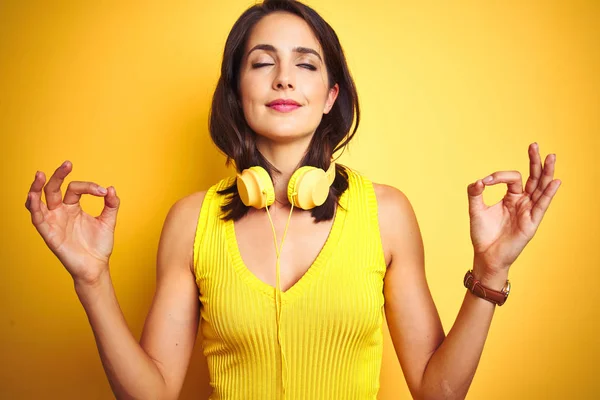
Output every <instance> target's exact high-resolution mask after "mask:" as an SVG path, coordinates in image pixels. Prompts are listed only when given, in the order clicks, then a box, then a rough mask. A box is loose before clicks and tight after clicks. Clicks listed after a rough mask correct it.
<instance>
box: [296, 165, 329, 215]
mask: <svg viewBox="0 0 600 400" xmlns="http://www.w3.org/2000/svg"><path fill="white" fill-rule="evenodd" d="M328 195H329V181H328V179H327V176H326V174H325V171H323V170H322V169H320V168H315V167H311V166H305V167H302V168H299V169H298V170H297V171H296V172H294V174H293V175H292V177H291V178H290V182H289V184H288V200H289V201H290V203H292V204H294V207H299V208H301V209H303V210H310V209H312V208H315V207H317V206H320V205H321V204H323V203H325V200H327V196H328Z"/></svg>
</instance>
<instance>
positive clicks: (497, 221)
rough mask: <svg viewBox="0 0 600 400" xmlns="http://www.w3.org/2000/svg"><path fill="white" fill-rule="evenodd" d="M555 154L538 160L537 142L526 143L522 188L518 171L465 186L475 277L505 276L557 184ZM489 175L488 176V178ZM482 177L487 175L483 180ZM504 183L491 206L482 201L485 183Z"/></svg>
mask: <svg viewBox="0 0 600 400" xmlns="http://www.w3.org/2000/svg"><path fill="white" fill-rule="evenodd" d="M555 163H556V154H549V155H548V156H546V160H545V161H544V166H543V170H542V163H541V158H540V153H539V148H538V145H537V143H532V144H531V145H529V179H527V184H526V185H525V191H523V182H522V180H521V173H520V172H519V171H498V172H494V173H493V174H492V175H490V176H489V177H487V178H485V179H479V180H477V182H475V183H472V184H470V185H469V186H468V188H467V192H468V195H469V216H470V219H471V242H472V243H473V247H474V250H475V264H474V267H473V268H474V271H473V274H476V272H475V269H479V271H477V275H475V276H477V277H478V279H480V280H485V278H486V277H489V278H491V277H494V276H506V275H507V274H508V269H509V268H510V266H511V265H512V264H513V262H514V261H515V260H516V259H517V257H518V256H519V254H521V251H523V249H524V248H525V246H526V245H527V243H529V241H530V240H531V239H532V238H533V235H535V232H536V231H537V229H538V227H539V225H540V223H541V222H542V218H543V217H544V214H545V213H546V210H547V209H548V206H550V202H551V201H552V198H553V197H554V195H555V194H556V192H557V191H558V188H559V186H560V184H561V181H560V180H559V179H553V178H554V165H555ZM490 177H491V179H490ZM486 179H489V181H487V180H486ZM499 183H506V184H507V186H508V190H507V192H506V194H505V195H504V198H503V199H502V200H501V201H499V202H498V203H496V204H494V205H493V206H489V207H488V206H486V205H485V203H484V202H483V191H484V189H485V186H486V185H487V186H491V185H496V184H499Z"/></svg>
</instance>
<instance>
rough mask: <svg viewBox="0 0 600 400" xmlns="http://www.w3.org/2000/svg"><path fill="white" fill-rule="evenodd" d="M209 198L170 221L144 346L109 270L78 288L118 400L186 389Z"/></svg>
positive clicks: (189, 200)
mask: <svg viewBox="0 0 600 400" xmlns="http://www.w3.org/2000/svg"><path fill="white" fill-rule="evenodd" d="M204 194H205V193H196V194H193V195H190V196H188V197H186V198H184V199H181V200H180V201H178V202H177V203H175V204H174V205H173V207H172V208H171V210H170V211H169V213H168V215H167V217H166V220H165V223H164V227H163V230H162V234H161V239H160V244H159V248H158V256H157V272H156V293H155V296H154V300H153V303H152V306H151V308H150V312H149V314H148V317H147V319H146V323H145V325H144V330H143V333H142V337H141V341H140V343H139V344H138V342H137V341H136V340H135V338H134V337H133V335H132V333H131V331H130V330H129V328H128V327H127V323H126V321H125V319H124V317H123V313H122V312H121V309H120V308H119V304H118V302H117V298H116V296H115V292H114V288H113V285H112V281H111V278H110V274H109V273H108V269H106V271H107V272H106V273H105V274H103V275H101V277H100V278H99V279H98V280H96V281H95V282H93V283H91V282H88V283H79V282H76V284H75V288H76V292H77V295H78V296H79V299H80V300H81V303H82V305H83V307H84V309H85V312H86V314H87V316H88V319H89V321H90V325H91V326H92V330H93V332H94V336H95V339H96V343H97V346H98V351H99V353H100V358H101V360H102V364H103V366H104V370H105V372H106V375H107V377H108V380H109V383H110V385H111V388H112V390H113V392H114V394H115V396H116V397H117V398H118V399H176V398H177V396H178V394H179V391H180V390H181V386H182V384H183V381H184V378H185V375H186V370H187V367H188V363H189V360H190V356H191V353H192V349H193V345H194V341H195V337H196V334H197V329H198V311H199V301H198V291H197V288H196V284H195V279H194V275H193V272H192V269H191V266H192V260H193V240H194V235H195V228H196V222H197V220H198V219H197V218H198V212H199V210H200V206H201V204H202V200H203V198H204Z"/></svg>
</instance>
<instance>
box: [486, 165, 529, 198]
mask: <svg viewBox="0 0 600 400" xmlns="http://www.w3.org/2000/svg"><path fill="white" fill-rule="evenodd" d="M482 182H483V183H484V184H485V185H486V186H492V185H497V184H498V183H506V184H507V186H508V193H512V194H521V193H523V181H522V178H521V173H520V172H519V171H498V172H494V173H493V174H492V175H489V176H486V177H485V178H484V179H483V180H482Z"/></svg>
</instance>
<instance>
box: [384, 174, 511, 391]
mask: <svg viewBox="0 0 600 400" xmlns="http://www.w3.org/2000/svg"><path fill="white" fill-rule="evenodd" d="M376 196H377V198H378V204H379V210H380V211H379V222H380V229H381V237H382V242H383V246H384V249H385V252H386V259H387V260H388V261H389V264H388V270H387V273H386V276H385V281H384V295H385V311H386V319H387V323H388V327H389V330H390V335H391V338H392V342H393V344H394V348H395V350H396V354H397V356H398V360H399V361H400V365H401V367H402V370H403V373H404V376H405V378H406V382H407V384H408V387H409V390H410V392H411V394H412V396H413V397H414V398H416V399H455V398H464V397H465V396H466V394H467V391H468V389H469V386H470V384H471V381H472V379H473V376H474V374H475V370H476V368H477V364H478V363H479V359H480V356H481V353H482V351H483V345H484V343H485V339H486V337H487V333H488V329H489V327H490V323H491V320H492V316H493V313H494V305H493V304H491V303H489V302H488V301H486V300H483V299H480V298H478V297H476V296H474V295H472V294H471V293H469V292H468V291H466V289H465V291H466V295H465V299H464V303H463V305H462V307H461V310H460V312H459V314H458V317H457V319H456V322H455V323H454V326H453V327H452V329H451V330H450V332H449V334H448V337H445V334H444V331H443V328H442V324H441V321H440V318H439V315H438V313H437V310H436V308H435V305H434V303H433V299H432V297H431V293H430V291H429V288H428V285H427V281H426V277H425V268H424V250H423V242H422V238H421V233H420V230H419V226H418V223H417V219H416V217H415V214H414V211H413V209H412V207H411V205H410V202H409V200H408V199H407V198H406V196H405V195H404V194H403V193H402V192H400V191H399V190H397V189H395V188H392V187H389V186H383V185H377V186H376ZM497 279H498V280H499V281H501V283H500V288H501V287H502V286H503V284H504V282H505V278H504V280H502V279H503V278H502V277H498V278H497ZM460 284H461V283H460V281H459V282H457V285H460ZM484 284H488V285H489V286H492V283H490V282H485V283H484ZM500 288H498V290H499V289H500Z"/></svg>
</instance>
